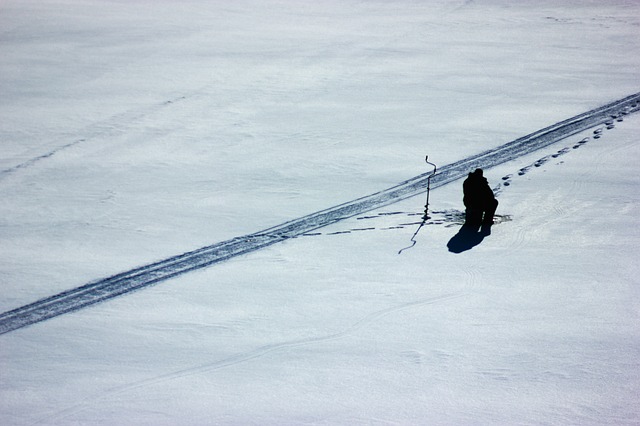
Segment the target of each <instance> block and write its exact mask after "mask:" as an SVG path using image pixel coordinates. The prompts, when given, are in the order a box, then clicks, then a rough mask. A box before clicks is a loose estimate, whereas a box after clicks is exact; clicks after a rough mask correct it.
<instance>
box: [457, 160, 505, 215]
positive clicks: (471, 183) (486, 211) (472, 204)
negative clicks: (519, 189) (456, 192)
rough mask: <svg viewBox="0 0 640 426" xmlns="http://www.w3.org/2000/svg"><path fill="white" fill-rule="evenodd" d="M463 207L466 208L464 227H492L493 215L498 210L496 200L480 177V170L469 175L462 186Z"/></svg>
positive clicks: (484, 180)
mask: <svg viewBox="0 0 640 426" xmlns="http://www.w3.org/2000/svg"><path fill="white" fill-rule="evenodd" d="M462 190H463V193H464V198H463V202H464V206H465V207H466V219H465V225H468V226H480V225H489V226H491V225H493V215H494V214H495V212H496V209H497V208H498V200H496V197H495V196H494V195H493V191H492V190H491V188H490V187H489V182H487V179H486V178H485V177H484V176H483V175H482V169H476V170H475V171H473V172H471V173H469V177H467V179H465V181H464V183H463V184H462Z"/></svg>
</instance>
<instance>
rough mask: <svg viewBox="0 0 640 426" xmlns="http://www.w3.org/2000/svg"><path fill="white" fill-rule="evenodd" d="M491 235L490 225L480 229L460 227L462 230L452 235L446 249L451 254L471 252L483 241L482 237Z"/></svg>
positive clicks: (468, 226) (469, 226)
mask: <svg viewBox="0 0 640 426" xmlns="http://www.w3.org/2000/svg"><path fill="white" fill-rule="evenodd" d="M489 235H491V225H483V226H482V227H479V226H473V225H467V224H465V225H462V228H460V230H459V231H458V233H457V234H456V235H454V236H453V237H452V238H451V239H450V240H449V242H448V243H447V247H448V248H449V251H450V252H451V253H462V252H463V251H467V250H471V249H472V248H474V247H475V246H477V245H478V244H480V243H481V242H482V240H484V237H486V236H489Z"/></svg>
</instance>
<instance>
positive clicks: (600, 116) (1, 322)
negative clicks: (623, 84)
mask: <svg viewBox="0 0 640 426" xmlns="http://www.w3.org/2000/svg"><path fill="white" fill-rule="evenodd" d="M639 110H640V93H636V94H634V95H631V96H628V97H626V98H624V99H620V100H618V101H615V102H612V103H610V104H607V105H605V106H602V107H599V108H596V109H593V110H590V111H587V112H585V113H582V114H580V115H577V116H575V117H572V118H569V119H567V120H564V121H561V122H559V123H556V124H554V125H552V126H549V127H546V128H544V129H541V130H538V131H537V132H534V133H532V134H530V135H527V136H524V137H521V138H519V139H516V140H514V141H511V142H509V143H507V144H504V145H502V146H499V147H497V148H494V149H491V150H488V151H485V152H482V153H480V154H476V155H473V156H470V157H468V158H465V159H463V160H460V161H457V162H455V163H452V164H448V165H446V166H443V167H441V168H440V170H439V171H438V173H437V174H435V175H433V177H432V178H431V188H432V189H435V188H438V187H440V186H443V185H445V184H447V183H450V182H452V181H455V180H457V179H460V178H462V177H464V176H466V175H467V173H468V172H469V170H473V169H475V168H477V167H481V168H484V169H489V168H491V167H494V166H496V165H499V164H502V163H505V162H507V161H510V160H513V159H515V158H518V157H520V156H523V155H526V154H530V153H532V152H534V151H536V150H539V149H542V148H544V147H546V146H549V145H551V144H553V143H556V142H558V141H560V140H562V139H565V138H567V137H568V136H571V135H574V134H576V133H578V132H581V131H584V130H587V129H589V128H592V127H594V126H598V125H601V124H605V123H607V122H608V121H611V119H612V118H619V117H622V116H624V115H626V114H630V113H634V112H637V111H639ZM429 176H430V173H425V174H422V175H419V176H416V177H414V178H411V179H409V180H406V181H404V182H402V183H400V184H398V185H396V186H393V187H391V188H388V189H385V190H383V191H380V192H376V193H374V194H371V195H368V196H366V197H362V198H358V199H355V200H352V201H349V202H347V203H344V204H340V205H338V206H335V207H331V208H329V209H326V210H322V211H319V212H316V213H312V214H310V215H307V216H303V217H300V218H298V219H294V220H291V221H289V222H285V223H283V224H281V225H278V226H275V227H273V228H269V229H265V230H264V231H261V232H257V233H254V234H249V235H245V236H242V237H237V238H233V239H231V240H227V241H223V242H220V243H216V244H213V245H210V246H207V247H203V248H200V249H198V250H194V251H191V252H187V253H183V254H180V255H178V256H174V257H171V258H168V259H165V260H161V261H159V262H156V263H152V264H149V265H145V266H141V267H139V268H136V269H132V270H130V271H127V272H123V273H120V274H117V275H113V276H111V277H108V278H104V279H101V280H99V281H95V282H92V283H89V284H86V285H84V286H81V287H78V288H74V289H71V290H68V291H65V292H62V293H60V294H56V295H54V296H51V297H48V298H45V299H42V300H39V301H37V302H34V303H32V304H29V305H25V306H23V307H20V308H17V309H14V310H12V311H8V312H5V313H3V314H1V315H0V334H4V333H8V332H10V331H12V330H16V329H19V328H22V327H25V326H28V325H31V324H35V323H37V322H40V321H44V320H46V319H49V318H53V317H56V316H58V315H62V314H64V313H67V312H73V311H77V310H79V309H82V308H84V307H87V306H90V305H93V304H95V303H99V302H103V301H105V300H108V299H111V298H113V297H116V296H120V295H122V294H126V293H129V292H132V291H135V290H139V289H141V288H143V287H146V286H149V285H152V284H156V283H158V282H160V281H164V280H167V279H169V278H172V277H175V276H178V275H181V274H184V273H186V272H189V271H193V270H196V269H200V268H204V267H206V266H209V265H213V264H215V263H218V262H222V261H224V260H227V259H230V258H232V257H235V256H239V255H241V254H244V253H249V252H252V251H255V250H258V249H261V248H264V247H267V246H270V245H272V244H275V243H278V242H280V241H284V240H287V239H289V238H293V237H296V236H299V235H301V234H304V233H306V232H309V231H312V230H314V229H318V228H321V227H324V226H327V225H330V224H332V223H335V222H338V221H340V220H343V219H346V218H350V217H353V216H355V215H358V214H361V213H364V212H367V211H370V210H374V209H378V208H381V207H384V206H387V205H390V204H393V203H396V202H398V201H401V200H404V199H406V198H409V197H412V196H414V195H416V194H418V193H420V192H423V191H424V190H426V187H427V178H428V177H429Z"/></svg>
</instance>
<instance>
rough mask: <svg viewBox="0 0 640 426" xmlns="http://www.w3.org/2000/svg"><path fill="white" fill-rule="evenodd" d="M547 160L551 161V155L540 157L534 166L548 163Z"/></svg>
mask: <svg viewBox="0 0 640 426" xmlns="http://www.w3.org/2000/svg"><path fill="white" fill-rule="evenodd" d="M547 161H549V157H548V156H547V157H542V158H541V159H539V160H538V161H536V162H535V163H533V165H534V166H536V167H540V166H542V165H543V164H544V163H546V162H547Z"/></svg>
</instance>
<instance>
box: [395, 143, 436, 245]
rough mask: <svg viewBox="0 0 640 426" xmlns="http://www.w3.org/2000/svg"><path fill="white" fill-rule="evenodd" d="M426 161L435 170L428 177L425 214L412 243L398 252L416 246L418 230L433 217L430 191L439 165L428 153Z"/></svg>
mask: <svg viewBox="0 0 640 426" xmlns="http://www.w3.org/2000/svg"><path fill="white" fill-rule="evenodd" d="M424 161H426V163H427V164H429V165H430V166H433V171H432V172H431V174H430V175H429V176H428V177H427V202H426V203H425V205H424V215H422V222H421V223H420V226H418V229H416V232H415V233H414V234H413V236H412V237H411V245H409V246H407V247H405V248H403V249H401V250H400V251H399V252H398V254H400V253H402V252H403V251H405V250H407V249H410V248H411V247H413V246H415V245H416V243H417V241H416V236H417V235H418V232H420V230H421V229H422V227H423V226H424V224H425V223H426V222H427V220H429V219H431V218H430V217H429V192H431V178H432V177H433V175H435V174H436V170H437V167H436V165H435V164H433V163H432V162H430V161H429V156H428V155H427V156H426V157H424Z"/></svg>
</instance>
